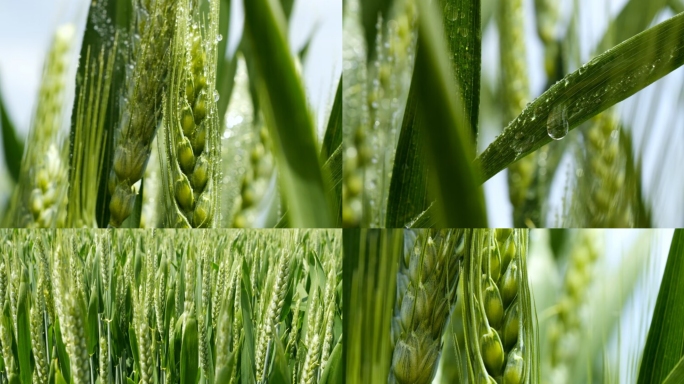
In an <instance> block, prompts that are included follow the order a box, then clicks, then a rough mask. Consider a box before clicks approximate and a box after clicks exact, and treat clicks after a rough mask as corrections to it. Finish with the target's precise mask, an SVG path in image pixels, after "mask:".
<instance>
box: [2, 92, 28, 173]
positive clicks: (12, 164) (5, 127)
mask: <svg viewBox="0 0 684 384" xmlns="http://www.w3.org/2000/svg"><path fill="white" fill-rule="evenodd" d="M0 128H1V129H2V146H3V151H4V152H3V153H4V154H5V165H7V170H8V171H9V174H10V176H12V180H14V181H15V182H16V181H19V170H20V168H21V159H22V158H23V157H24V143H23V142H22V141H21V139H19V136H17V130H16V128H15V126H14V124H12V120H11V119H10V117H9V114H8V113H7V108H5V104H4V102H3V97H2V89H0Z"/></svg>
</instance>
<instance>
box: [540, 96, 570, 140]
mask: <svg viewBox="0 0 684 384" xmlns="http://www.w3.org/2000/svg"><path fill="white" fill-rule="evenodd" d="M569 128H570V124H569V122H568V112H567V108H566V107H565V105H563V104H560V105H557V106H555V107H554V108H553V110H552V111H551V113H549V117H548V119H546V132H547V133H548V134H549V137H550V138H552V139H554V140H560V139H562V138H564V137H565V135H567V134H568V129H569Z"/></svg>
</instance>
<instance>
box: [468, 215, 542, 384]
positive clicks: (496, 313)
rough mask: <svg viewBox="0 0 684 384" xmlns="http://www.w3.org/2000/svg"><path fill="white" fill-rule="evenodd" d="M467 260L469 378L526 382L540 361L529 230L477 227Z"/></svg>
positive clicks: (473, 232) (472, 235) (529, 380)
mask: <svg viewBox="0 0 684 384" xmlns="http://www.w3.org/2000/svg"><path fill="white" fill-rule="evenodd" d="M467 248H468V250H467V252H468V256H467V257H466V262H465V265H464V272H465V274H464V296H465V297H464V300H465V301H464V308H463V311H464V319H465V325H464V327H465V339H466V352H467V358H468V371H469V375H470V377H472V378H473V380H475V381H478V382H495V380H496V382H503V383H512V384H517V383H527V382H531V381H534V380H533V378H532V376H531V372H534V371H535V370H536V366H537V362H536V360H535V358H534V357H533V355H532V352H531V351H532V348H533V346H535V345H536V342H535V340H536V334H535V327H534V326H533V322H534V321H536V319H535V318H533V317H532V310H531V298H530V292H529V288H528V286H527V273H526V252H527V231H525V230H517V229H516V230H513V231H512V232H511V231H510V230H500V231H498V232H496V233H494V231H493V230H473V231H472V234H471V235H470V237H469V239H468V245H467Z"/></svg>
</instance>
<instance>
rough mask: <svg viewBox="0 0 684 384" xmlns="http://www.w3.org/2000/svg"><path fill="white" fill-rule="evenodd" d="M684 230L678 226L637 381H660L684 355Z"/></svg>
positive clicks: (640, 382)
mask: <svg viewBox="0 0 684 384" xmlns="http://www.w3.org/2000/svg"><path fill="white" fill-rule="evenodd" d="M682 297H684V230H682V229H676V230H675V232H674V235H673V236H672V244H671V245H670V253H669V254H668V256H667V264H666V265H665V274H664V275H663V281H662V283H661V284H660V290H659V291H658V299H657V300H656V305H655V310H654V312H653V320H652V321H651V326H650V328H649V330H648V338H647V339H646V346H645V347H644V353H643V355H642V356H643V357H642V360H641V367H640V369H639V379H638V381H637V383H639V384H642V383H661V382H663V380H664V379H665V378H666V377H667V375H668V374H669V373H670V371H671V370H672V369H673V368H674V367H675V366H676V365H677V363H678V362H679V360H680V359H681V358H682V356H684V300H682Z"/></svg>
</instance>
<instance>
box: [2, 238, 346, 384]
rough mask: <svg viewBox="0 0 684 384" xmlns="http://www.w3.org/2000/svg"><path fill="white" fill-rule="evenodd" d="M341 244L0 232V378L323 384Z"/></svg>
mask: <svg viewBox="0 0 684 384" xmlns="http://www.w3.org/2000/svg"><path fill="white" fill-rule="evenodd" d="M340 234H341V233H340V232H339V231H335V230H310V231H298V230H279V231H229V230H226V231H219V230H211V231H202V232H201V233H199V232H195V231H175V230H156V231H152V230H130V231H107V230H52V231H45V230H43V231H32V230H3V231H2V232H1V233H0V241H1V244H0V250H1V257H0V297H1V301H2V308H3V311H2V314H1V315H0V335H1V337H0V344H1V345H2V360H1V362H2V364H1V365H0V368H1V369H0V371H1V373H0V377H1V378H2V379H1V380H2V381H3V382H10V383H16V382H22V383H30V382H34V383H48V382H50V383H53V382H54V383H131V382H134V383H145V384H147V383H198V382H202V383H265V382H271V383H273V382H290V383H302V384H309V383H325V382H328V380H333V375H335V374H336V373H335V372H338V371H340V369H339V368H338V365H339V362H340V361H341V352H342V329H341V328H342V326H341V321H342V320H341V313H342V312H341V308H342V302H341V298H340V296H339V294H338V292H339V291H340V290H341V287H340V285H341V273H342V260H341V254H340V252H341V249H340V247H341V244H340V242H341V236H340ZM209 244H211V247H210V246H209Z"/></svg>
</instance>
